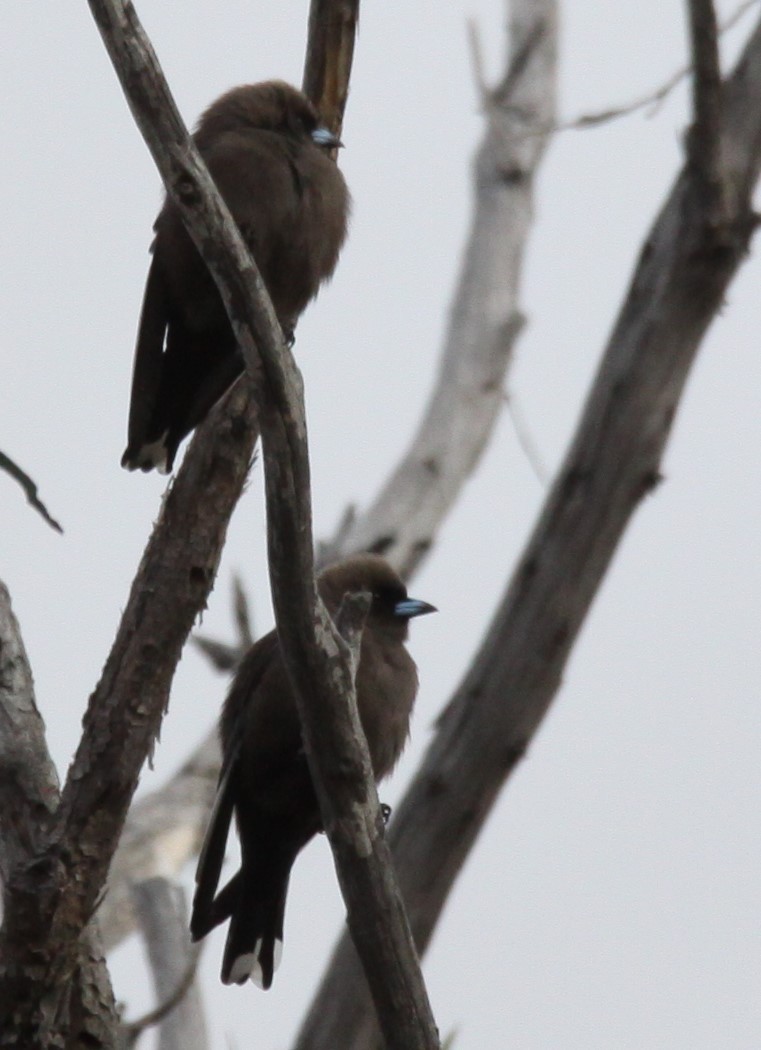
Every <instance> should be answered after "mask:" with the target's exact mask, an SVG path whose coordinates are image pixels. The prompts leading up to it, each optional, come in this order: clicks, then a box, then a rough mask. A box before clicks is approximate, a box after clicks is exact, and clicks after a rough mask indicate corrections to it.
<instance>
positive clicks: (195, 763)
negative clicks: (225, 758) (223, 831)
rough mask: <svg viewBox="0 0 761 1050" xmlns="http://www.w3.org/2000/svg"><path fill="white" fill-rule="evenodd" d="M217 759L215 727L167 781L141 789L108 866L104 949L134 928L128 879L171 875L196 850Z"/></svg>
mask: <svg viewBox="0 0 761 1050" xmlns="http://www.w3.org/2000/svg"><path fill="white" fill-rule="evenodd" d="M219 761H220V750H219V741H218V739H217V733H216V730H213V731H212V732H210V733H209V734H208V735H207V737H206V738H205V740H204V741H203V743H202V744H201V746H200V747H199V748H197V749H196V750H195V751H194V752H193V754H192V755H191V757H190V758H189V759H188V761H186V762H185V763H184V764H183V766H182V768H181V769H180V770H179V771H178V772H177V773H176V774H175V775H174V776H173V777H172V779H171V780H170V781H169V783H168V784H167V785H166V786H165V787H163V788H162V789H161V790H160V791H154V792H151V793H150V794H149V795H145V796H144V797H143V798H141V799H139V800H138V801H137V802H136V803H135V804H134V805H133V806H132V808H131V809H130V813H129V819H128V821H127V824H126V826H125V829H124V834H123V835H122V838H121V840H120V842H119V846H118V849H117V851H116V853H115V855H114V860H113V863H112V865H111V871H110V872H109V877H108V892H107V893H106V895H105V898H104V900H103V903H102V904H101V906H100V909H99V910H98V921H99V923H100V927H101V930H102V932H103V940H104V944H105V947H106V950H107V951H111V949H112V948H115V947H116V945H117V944H119V942H120V941H121V940H122V939H123V938H124V937H127V936H128V935H129V934H130V933H131V932H132V931H133V930H134V929H135V912H134V907H133V899H132V892H131V885H132V884H133V883H138V882H144V881H146V880H148V879H150V878H152V877H154V876H156V877H158V876H163V877H164V878H166V879H169V880H171V879H173V878H175V877H176V876H177V875H179V873H180V872H181V871H182V869H183V868H184V867H185V865H186V863H187V861H188V858H189V857H191V856H196V855H197V853H198V850H199V849H200V845H201V839H202V838H203V829H204V821H205V816H206V815H207V814H208V812H209V810H210V808H211V804H212V802H213V800H214V795H215V793H216V789H217V777H218V775H219Z"/></svg>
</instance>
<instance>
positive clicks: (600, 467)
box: [297, 23, 761, 1050]
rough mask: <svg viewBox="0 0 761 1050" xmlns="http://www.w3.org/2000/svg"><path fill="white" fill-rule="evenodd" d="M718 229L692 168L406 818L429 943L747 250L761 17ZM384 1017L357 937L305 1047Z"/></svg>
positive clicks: (337, 967)
mask: <svg viewBox="0 0 761 1050" xmlns="http://www.w3.org/2000/svg"><path fill="white" fill-rule="evenodd" d="M724 103H725V109H724V121H723V140H722V158H723V170H722V173H721V174H722V177H723V178H724V179H725V180H726V184H727V186H728V187H729V190H730V192H729V194H728V201H729V202H731V210H729V211H728V212H727V215H726V225H724V226H723V227H721V228H717V226H716V224H715V221H714V216H712V215H710V214H707V213H706V210H705V207H704V205H705V194H704V192H703V186H702V181H701V176H700V173H699V172H696V171H695V169H694V167H693V166H692V164H690V163H689V162H688V163H687V164H686V165H685V168H684V170H683V171H682V172H681V174H680V175H679V177H678V178H677V180H676V184H675V185H674V187H673V189H672V191H671V193H670V194H669V196H668V199H667V200H666V202H665V204H664V206H663V208H662V210H661V212H660V214H659V215H658V217H657V219H656V221H655V224H654V226H653V228H652V230H651V231H650V234H649V235H648V238H647V240H646V243H645V246H644V248H643V250H642V253H641V256H640V259H639V262H638V264H637V267H636V270H635V273H634V276H633V279H632V283H631V286H630V288H629V291H628V294H627V296H626V299H625V301H624V303H623V306H622V309H621V312H620V314H619V317H618V320H617V322H616V324H615V326H614V329H613V332H612V334H611V337H610V341H609V343H608V347H607V349H606V351H605V354H604V357H603V360H602V363H601V366H600V370H599V372H598V375H597V378H596V380H595V382H594V385H593V387H592V390H591V392H590V396H589V399H588V401H587V404H586V406H585V408H584V411H583V414H582V417H581V420H580V422H579V425H578V429H577V431H576V435H575V437H574V440H573V442H572V445H571V447H570V450H569V452H568V454H567V456H566V459H565V462H564V463H563V465H562V467H561V469H560V472H559V474H558V476H557V478H556V480H555V483H554V484H553V486H552V489H551V491H550V493H549V495H548V498H547V501H546V504H545V506H544V509H543V511H542V513H541V516H540V518H539V521H538V523H537V525H536V528H535V530H534V533H533V535H532V536H531V538H530V540H529V543H528V546H527V548H526V550H525V552H524V554H523V556H522V557H521V559H520V561H519V563H518V566H517V568H516V571H515V573H514V575H513V578H512V580H511V582H510V584H509V586H508V589H507V592H506V594H505V596H504V599H503V601H502V603H501V605H500V607H499V609H498V611H497V614H496V616H495V618H494V620H493V622H492V624H491V626H490V628H489V631H488V634H487V636H486V638H485V640H484V642H483V644H482V646H481V649H480V651H479V652H478V654H477V656H476V658H475V660H474V662H473V664H472V666H471V668H470V670H469V671H468V673H467V674H466V676H465V679H464V681H463V682H462V684H461V685H460V687H459V688H458V690H457V691H456V693H455V695H454V697H453V698H452V700H451V702H450V703H449V705H448V706H447V708H446V710H445V711H444V713H443V715H442V717H441V718H440V720H439V723H438V732H437V734H436V737H435V738H434V740H433V742H432V744H431V746H430V748H429V750H428V753H427V754H426V756H425V759H424V761H423V763H422V765H421V767H420V769H419V771H418V773H417V775H416V777H415V779H414V781H413V783H412V785H411V787H410V789H409V791H408V792H407V795H406V797H405V798H404V800H403V801H402V803H401V805H399V806H398V807H397V809H396V811H395V818H394V820H393V822H392V825H391V829H390V841H391V845H392V850H393V855H394V859H395V862H396V866H397V872H398V874H399V879H400V882H401V885H402V890H403V893H404V898H405V901H406V903H407V907H408V914H409V916H410V921H411V922H412V924H413V931H414V933H415V939H416V942H417V944H418V947H419V949H420V951H421V952H422V951H424V950H425V947H426V945H427V944H428V942H429V940H430V937H431V933H432V931H433V929H434V926H435V923H436V921H437V919H438V917H439V915H440V913H441V909H442V907H443V904H444V901H445V900H446V898H447V895H448V894H449V892H450V890H451V887H452V885H453V883H454V881H455V879H456V877H457V875H458V873H459V871H460V869H461V867H462V864H463V862H464V860H465V858H466V856H467V855H468V852H469V850H470V848H471V847H472V845H473V843H474V841H475V839H476V837H477V835H478V833H479V831H480V830H481V827H482V826H483V823H484V821H485V820H486V818H487V816H488V814H489V812H490V810H491V807H492V805H493V803H494V801H495V799H496V798H497V796H498V794H499V791H500V789H501V788H502V786H503V784H504V782H505V780H506V778H507V777H508V776H509V775H510V773H511V772H512V770H513V769H514V768H515V766H516V764H517V763H518V762H519V760H520V758H521V757H522V755H523V754H524V753H525V750H526V748H527V747H528V745H529V743H530V741H531V739H532V737H533V735H534V733H535V732H536V729H537V727H538V726H539V724H540V723H541V721H542V719H543V717H544V715H545V714H546V712H547V710H548V708H549V706H550V704H551V703H552V700H553V698H554V696H555V693H556V692H557V689H558V687H559V684H560V681H561V676H562V672H563V668H564V666H565V663H566V660H567V658H568V654H569V653H570V650H571V647H572V645H573V643H574V640H575V638H576V636H577V633H578V631H579V628H580V626H581V624H582V623H583V621H584V618H585V616H586V613H587V611H588V609H589V606H590V604H591V602H592V600H593V598H594V596H595V594H596V592H597V589H598V587H599V585H600V582H601V580H602V578H603V576H604V574H605V571H606V569H607V567H608V565H609V563H610V559H611V558H612V556H613V553H614V551H615V549H616V547H617V545H618V543H619V541H620V539H621V536H622V534H623V532H624V530H625V528H626V525H627V524H628V522H629V520H630V518H631V515H632V513H633V511H634V509H635V507H636V506H637V505H638V504H639V502H640V500H641V499H642V497H643V496H644V495H645V494H646V493H648V492H651V491H652V490H653V488H654V486H655V485H656V483H657V481H658V480H659V477H660V473H659V471H660V462H661V457H662V454H663V450H664V446H665V443H666V440H667V438H668V435H669V433H670V430H671V426H672V424H673V421H674V416H675V413H676V409H677V407H678V404H679V399H680V396H681V393H682V390H683V388H684V384H685V381H686V379H687V376H688V374H689V371H690V368H691V366H692V364H693V362H694V360H695V356H696V354H697V351H698V348H699V346H700V342H701V339H702V337H703V335H704V334H705V331H706V329H707V328H708V325H709V324H710V322H711V320H712V319H713V317H714V316H715V315H716V312H717V311H718V309H719V308H720V306H721V303H722V302H723V300H724V296H725V294H726V290H727V286H728V284H729V282H730V281H731V279H732V277H733V275H734V274H735V272H736V270H737V268H738V267H739V266H740V264H741V263H742V261H743V259H744V258H745V257H746V255H747V249H748V244H749V241H750V237H751V235H752V232H753V230H754V228H755V224H756V217H755V215H754V214H753V211H752V206H751V194H752V192H753V188H754V186H755V184H756V182H757V180H758V173H759V167H760V166H761V23H760V24H759V25H757V26H756V28H755V30H754V31H753V33H752V35H751V37H750V39H749V41H748V43H747V45H746V48H745V51H744V53H743V55H742V57H741V59H740V61H739V63H738V65H737V67H736V69H735V70H734V72H733V74H732V76H731V77H730V78H729V80H728V82H727V83H726V84H725V86H724ZM375 1031H376V1029H375V1022H374V1019H373V1017H372V1011H371V1010H370V1009H369V1005H368V1001H367V993H366V991H365V988H364V983H363V980H362V976H361V974H360V972H359V971H358V969H357V967H356V963H355V961H354V958H353V949H352V947H351V944H350V943H349V942H348V941H347V940H346V939H345V938H344V939H343V940H342V941H341V943H340V944H339V946H338V948H337V949H336V952H335V955H334V957H333V962H332V965H331V967H330V969H329V971H328V973H327V975H326V977H325V979H324V981H323V984H322V986H321V988H320V990H319V992H318V994H317V997H316V999H315V1000H314V1002H313V1004H312V1008H311V1010H310V1013H309V1015H308V1017H307V1020H306V1022H305V1025H304V1027H303V1029H302V1032H301V1034H300V1036H299V1038H298V1041H297V1047H298V1050H332V1048H333V1047H335V1046H337V1045H340V1046H341V1047H342V1050H360V1048H361V1050H367V1048H368V1047H371V1046H374V1045H375V1044H374V1041H373V1040H374V1038H375Z"/></svg>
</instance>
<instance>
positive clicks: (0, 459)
mask: <svg viewBox="0 0 761 1050" xmlns="http://www.w3.org/2000/svg"><path fill="white" fill-rule="evenodd" d="M0 470H4V471H5V473H6V474H9V475H10V476H11V477H12V478H13V480H14V481H17V482H18V483H19V485H20V486H21V487H22V489H23V490H24V493H25V495H26V500H27V503H30V504H31V505H32V506H33V507H34V509H35V510H36V511H37V512H38V513H39V514H41V515H42V517H43V518H44V519H45V521H46V522H47V523H48V525H50V527H51V528H52V529H55V530H56V532H63V529H62V528H61V526H60V525H59V524H58V522H57V521H56V520H55V518H54V517H52V516H51V514H50V512H49V511H48V508H47V507H46V506H45V504H44V503H43V502H42V500H41V499H40V497H39V496H38V495H37V486H36V485H35V483H34V482H33V481H32V479H31V478H30V477H29V475H28V474H25V473H24V471H23V470H22V469H21V467H20V466H19V465H18V464H17V463H14V462H13V460H12V459H11V458H10V456H6V454H5V453H4V452H0Z"/></svg>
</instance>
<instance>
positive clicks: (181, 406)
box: [122, 81, 350, 473]
mask: <svg viewBox="0 0 761 1050" xmlns="http://www.w3.org/2000/svg"><path fill="white" fill-rule="evenodd" d="M193 137H194V140H195V143H196V146H197V147H198V149H199V151H200V153H201V156H202V157H203V159H204V161H205V162H206V165H207V167H208V169H209V171H210V173H211V176H212V178H213V179H214V181H215V183H216V184H217V188H218V189H219V192H220V193H221V195H222V197H223V198H224V200H225V202H226V203H227V206H228V208H229V209H230V212H231V214H232V216H233V218H234V219H235V221H236V222H237V224H238V226H239V228H240V231H241V234H242V235H243V238H244V240H245V241H246V244H247V245H248V247H249V248H250V250H251V252H252V254H253V256H254V258H255V260H256V263H257V266H258V267H259V270H260V271H261V275H262V278H263V280H264V283H265V285H266V286H267V290H268V292H269V294H270V298H271V299H272V303H273V306H274V308H275V312H276V314H277V316H278V320H279V321H280V324H281V326H282V328H283V331H284V332H285V334H286V336H287V337H288V338H291V337H292V335H293V331H294V328H295V326H296V321H297V320H298V317H299V314H300V313H301V312H302V310H303V309H304V307H305V306H306V305H307V303H308V302H309V300H310V299H312V298H313V297H314V296H315V295H316V294H317V290H318V288H319V286H320V284H321V282H322V281H324V280H326V279H327V278H328V277H330V275H331V274H332V273H333V270H334V269H335V266H336V262H337V260H338V253H339V251H340V249H341V245H342V244H343V242H344V238H345V236H346V224H347V221H348V213H349V205H350V198H349V192H348V190H347V188H346V183H345V182H344V179H343V176H342V175H341V172H340V171H339V170H338V167H337V166H336V165H335V164H334V163H333V161H332V160H331V158H330V157H329V155H328V151H329V150H331V149H334V148H336V147H337V146H339V145H340V142H339V141H338V139H337V138H336V137H335V136H334V135H333V134H331V132H330V131H328V129H327V128H324V127H321V126H320V125H319V121H318V117H317V112H316V110H315V108H314V106H313V105H312V104H311V102H310V101H309V100H308V99H307V97H306V96H305V95H303V94H302V93H301V92H300V91H297V90H296V88H293V87H290V85H288V84H284V83H283V82H282V81H267V82H265V83H261V84H247V85H244V86H243V87H238V88H233V90H232V91H228V92H227V94H225V95H222V97H221V98H218V99H217V101H216V102H213V103H212V104H211V105H210V106H209V108H208V109H207V110H206V112H205V113H204V114H203V116H202V117H201V119H200V121H199V123H198V128H197V130H196V132H195V135H194V136H193ZM154 230H155V232H156V236H155V239H154V241H153V246H152V252H153V258H152V260H151V266H150V269H149V271H148V280H147V282H146V286H145V295H144V298H143V309H142V313H141V316H140V325H139V328H138V334H137V345H136V348H135V361H134V368H133V376H132V399H131V403H130V413H129V437H128V445H127V449H126V451H125V453H124V455H123V457H122V466H124V467H127V469H128V470H137V469H140V470H146V471H147V470H151V469H152V468H153V467H157V468H158V469H159V470H160V471H162V472H163V473H168V472H169V471H170V470H171V468H172V463H173V460H174V457H175V454H176V452H177V447H178V445H179V443H180V442H181V441H182V439H183V438H184V437H185V435H186V434H189V433H190V431H191V430H192V429H193V427H195V426H196V425H197V424H198V423H200V422H201V420H202V419H203V418H204V416H205V415H206V414H207V412H208V411H209V409H210V408H211V407H212V405H214V403H215V402H216V401H218V400H219V398H220V397H221V396H222V395H223V394H224V393H225V392H226V390H228V388H229V387H230V386H231V385H232V383H234V382H235V380H236V379H237V378H238V376H240V375H241V373H242V371H243V359H242V357H241V355H240V351H239V350H238V347H237V344H236V341H235V336H234V335H233V330H232V327H231V325H230V322H229V320H228V317H227V314H226V312H225V308H224V305H223V303H222V298H221V296H220V295H219V292H218V291H217V287H216V285H215V283H214V281H213V279H212V277H211V275H210V274H209V272H208V270H207V268H206V265H205V263H204V262H203V260H202V259H201V256H200V255H199V253H198V250H197V249H196V247H195V245H194V244H193V241H192V240H191V238H190V235H189V234H188V232H187V231H186V229H185V227H184V225H183V222H182V218H181V216H180V212H179V210H178V208H177V207H176V205H175V204H174V202H173V201H172V200H171V199H170V198H167V200H166V201H165V203H164V206H163V208H162V209H161V212H160V213H159V217H158V219H157V220H156V223H155V225H154Z"/></svg>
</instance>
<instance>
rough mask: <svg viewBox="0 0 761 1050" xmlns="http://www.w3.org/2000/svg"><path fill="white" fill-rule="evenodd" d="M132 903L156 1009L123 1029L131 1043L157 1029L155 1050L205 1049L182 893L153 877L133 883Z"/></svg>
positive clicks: (195, 957)
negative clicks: (154, 996) (157, 1035)
mask: <svg viewBox="0 0 761 1050" xmlns="http://www.w3.org/2000/svg"><path fill="white" fill-rule="evenodd" d="M133 898H134V902H135V908H136V911H137V914H138V919H139V923H140V928H141V930H142V932H143V937H144V938H145V943H146V947H147V949H148V957H149V959H150V963H151V971H152V973H153V983H154V987H155V989H156V998H157V1000H158V1002H159V1005H158V1006H157V1007H156V1009H155V1010H151V1012H150V1013H148V1014H146V1015H145V1016H144V1017H141V1018H140V1019H139V1020H137V1021H133V1022H131V1023H129V1024H127V1025H125V1029H126V1032H127V1037H128V1040H129V1043H130V1045H132V1044H134V1042H135V1041H136V1040H137V1039H138V1038H139V1036H140V1035H141V1034H142V1032H144V1031H145V1030H146V1029H147V1028H152V1027H154V1026H155V1025H160V1028H159V1042H158V1050H206V1047H207V1045H208V1041H207V1036H206V1023H205V1021H204V1016H203V1009H202V1007H201V997H200V993H199V990H198V987H197V985H196V981H195V978H196V972H197V970H198V961H199V958H200V954H201V952H200V946H198V945H193V944H191V943H190V935H189V934H188V910H187V905H186V902H185V894H184V891H183V890H182V888H181V887H179V886H175V885H172V884H171V883H169V882H167V880H166V879H161V878H155V879H148V880H146V881H145V882H141V883H138V884H136V885H135V886H134V887H133Z"/></svg>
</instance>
